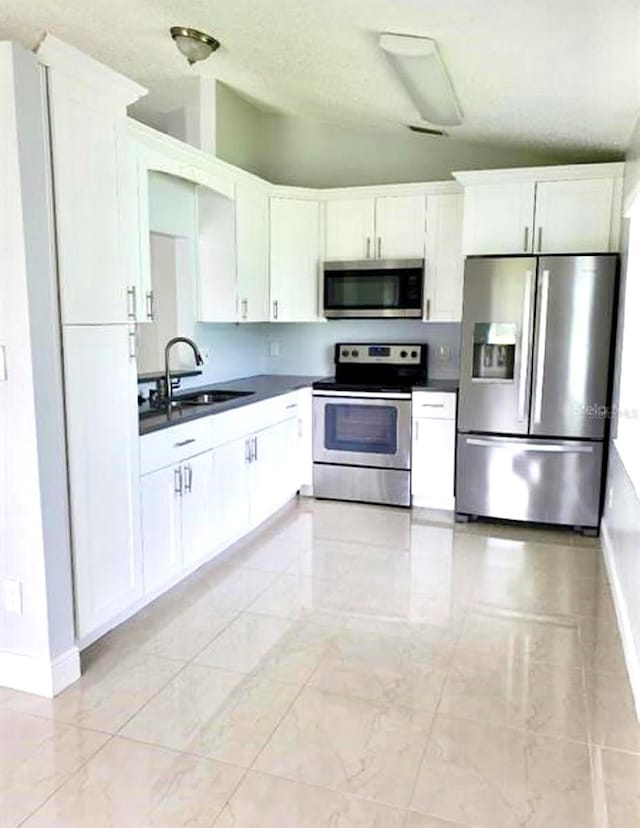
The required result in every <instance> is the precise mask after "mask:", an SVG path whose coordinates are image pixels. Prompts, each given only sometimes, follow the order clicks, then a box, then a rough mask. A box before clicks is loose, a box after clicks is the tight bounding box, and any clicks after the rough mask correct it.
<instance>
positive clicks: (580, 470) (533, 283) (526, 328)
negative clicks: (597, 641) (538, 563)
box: [456, 255, 617, 532]
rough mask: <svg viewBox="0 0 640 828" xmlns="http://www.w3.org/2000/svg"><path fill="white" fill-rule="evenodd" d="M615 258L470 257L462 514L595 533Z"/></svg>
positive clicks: (460, 455) (460, 439) (461, 419)
mask: <svg viewBox="0 0 640 828" xmlns="http://www.w3.org/2000/svg"><path fill="white" fill-rule="evenodd" d="M616 281H617V257H616V256H615V255H592V256H589V255H582V256H518V257H491V258H489V257H473V256H472V257H469V258H467V260H466V263H465V274H464V303H463V312H462V353H461V366H460V368H461V380H460V401H459V413H458V436H457V452H456V517H457V518H458V519H462V520H464V519H465V516H473V515H476V516H485V517H492V518H500V519H508V520H520V521H531V522H537V523H538V522H539V523H550V524H564V525H569V526H573V527H575V528H580V529H583V530H585V531H589V532H594V531H597V529H598V525H599V519H600V506H601V484H602V475H603V458H604V449H605V438H606V436H607V434H608V428H607V424H608V412H609V408H608V403H609V394H610V387H609V386H610V373H611V372H610V358H611V347H612V335H613V323H614V315H615V301H616Z"/></svg>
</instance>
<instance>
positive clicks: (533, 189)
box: [454, 163, 623, 255]
mask: <svg viewBox="0 0 640 828" xmlns="http://www.w3.org/2000/svg"><path fill="white" fill-rule="evenodd" d="M622 168H623V165H622V164H617V163H614V164H578V165H574V166H571V167H533V168H530V169H522V170H495V171H480V172H463V173H454V175H455V177H456V178H457V179H458V181H460V182H461V183H462V184H463V186H464V230H463V252H464V254H465V255H494V254H495V255H501V254H502V255H509V254H511V255H517V254H531V253H533V254H537V253H540V254H545V253H611V252H615V251H617V249H618V245H619V225H620V210H621V191H622V190H621V184H622Z"/></svg>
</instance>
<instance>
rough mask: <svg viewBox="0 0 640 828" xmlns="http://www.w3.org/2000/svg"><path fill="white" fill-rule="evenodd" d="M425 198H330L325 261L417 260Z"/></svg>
mask: <svg viewBox="0 0 640 828" xmlns="http://www.w3.org/2000/svg"><path fill="white" fill-rule="evenodd" d="M424 228H425V198H424V196H422V195H419V196H401V195H398V196H381V197H379V198H373V197H368V198H350V199H343V198H334V199H330V200H329V201H327V204H326V229H325V259H326V260H328V261H332V260H333V261H335V260H347V261H348V260H350V259H421V258H422V257H423V256H424Z"/></svg>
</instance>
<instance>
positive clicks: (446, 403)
mask: <svg viewBox="0 0 640 828" xmlns="http://www.w3.org/2000/svg"><path fill="white" fill-rule="evenodd" d="M412 419H413V431H412V451H411V502H412V503H413V505H414V506H421V507H424V508H428V509H445V510H447V511H451V510H453V508H454V506H455V498H454V473H455V449H456V394H455V393H442V392H432V391H418V392H414V393H413V399H412Z"/></svg>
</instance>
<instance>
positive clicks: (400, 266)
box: [323, 259, 424, 319]
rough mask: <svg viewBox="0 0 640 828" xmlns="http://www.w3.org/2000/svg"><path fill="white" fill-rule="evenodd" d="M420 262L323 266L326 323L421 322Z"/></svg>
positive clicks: (376, 261) (380, 261) (369, 261)
mask: <svg viewBox="0 0 640 828" xmlns="http://www.w3.org/2000/svg"><path fill="white" fill-rule="evenodd" d="M423 289H424V259H364V260H362V261H353V262H325V264H324V291H323V297H324V315H325V316H326V317H327V318H328V319H337V318H342V319H348V318H359V319H375V318H385V317H400V318H405V319H406V318H414V319H421V318H422V299H423Z"/></svg>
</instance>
